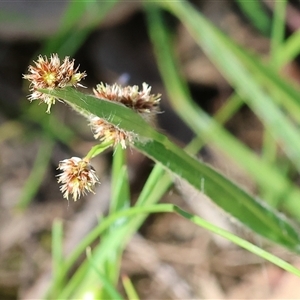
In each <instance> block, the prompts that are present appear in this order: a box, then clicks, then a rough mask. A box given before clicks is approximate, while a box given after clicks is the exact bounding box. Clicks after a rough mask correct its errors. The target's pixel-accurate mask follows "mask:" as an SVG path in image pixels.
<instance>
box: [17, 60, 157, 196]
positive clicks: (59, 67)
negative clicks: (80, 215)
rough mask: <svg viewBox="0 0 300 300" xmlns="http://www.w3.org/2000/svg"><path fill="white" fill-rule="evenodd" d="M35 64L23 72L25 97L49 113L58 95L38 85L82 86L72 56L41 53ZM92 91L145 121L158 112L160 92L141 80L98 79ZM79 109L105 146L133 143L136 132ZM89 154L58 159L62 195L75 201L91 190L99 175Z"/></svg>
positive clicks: (47, 86)
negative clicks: (27, 87) (44, 106)
mask: <svg viewBox="0 0 300 300" xmlns="http://www.w3.org/2000/svg"><path fill="white" fill-rule="evenodd" d="M34 64H35V65H34V66H29V68H28V71H29V74H25V75H23V78H24V79H27V80H29V81H30V92H31V94H30V95H29V97H28V98H29V100H30V101H32V100H37V99H39V100H40V101H41V102H44V103H45V104H47V106H48V107H47V113H50V109H51V106H52V105H53V104H55V101H56V100H58V99H57V98H55V96H51V95H47V94H44V93H43V92H41V91H40V89H50V90H54V89H57V88H64V87H66V86H74V87H77V86H82V85H81V84H79V82H80V80H81V79H83V78H84V77H85V76H86V73H85V72H83V73H80V72H77V71H78V68H79V67H77V68H75V67H74V60H70V59H69V57H65V58H64V60H63V61H62V62H61V61H60V59H59V58H58V55H57V54H52V55H51V56H50V58H49V59H48V58H47V57H43V56H41V55H40V56H39V57H38V59H37V61H35V62H34ZM93 91H94V94H95V96H96V97H98V98H101V99H105V100H108V101H113V102H116V103H119V104H122V105H125V106H126V107H128V108H130V109H132V110H134V111H135V112H137V113H138V114H140V115H141V116H142V117H143V118H145V119H146V120H147V121H148V120H150V119H151V118H152V117H153V115H155V114H156V113H158V105H159V101H160V97H161V95H160V94H156V95H155V94H151V93H150V92H151V86H149V85H148V84H146V83H143V85H142V89H141V90H139V87H138V86H137V85H134V86H125V87H122V86H120V85H118V84H113V85H108V84H104V83H100V84H98V85H97V86H96V88H95V89H94V90H93ZM78 112H80V113H82V114H83V115H84V116H85V117H87V118H88V119H89V125H90V127H91V129H92V131H93V134H94V137H95V139H97V140H100V141H101V142H105V143H107V145H105V144H104V147H108V146H110V145H112V146H114V147H116V146H117V145H120V146H121V147H122V148H123V149H125V148H126V147H127V145H128V144H130V143H131V144H132V143H134V137H135V135H134V134H133V133H132V132H128V131H125V130H123V129H121V128H119V127H118V126H116V125H114V124H111V123H109V122H108V121H107V120H104V119H101V118H99V117H98V116H95V115H92V114H91V115H87V113H86V112H83V111H80V109H79V108H78ZM101 146H103V144H101ZM91 151H92V150H91ZM92 156H93V155H92V154H90V152H89V154H88V155H87V156H86V157H85V158H83V159H81V158H78V157H72V158H69V159H65V160H63V161H61V162H60V163H59V166H58V169H59V170H61V173H60V174H59V175H58V183H59V184H60V185H61V186H60V190H61V192H62V194H63V197H64V198H66V199H69V197H70V196H71V197H72V198H73V199H74V201H77V199H79V198H80V196H81V195H84V194H86V193H87V192H92V193H93V192H94V187H95V185H96V183H99V179H98V177H97V175H96V172H95V170H94V169H93V167H92V166H91V165H90V163H89V158H90V157H92Z"/></svg>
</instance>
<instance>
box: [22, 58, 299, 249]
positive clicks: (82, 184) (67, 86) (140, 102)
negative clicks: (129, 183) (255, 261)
mask: <svg viewBox="0 0 300 300" xmlns="http://www.w3.org/2000/svg"><path fill="white" fill-rule="evenodd" d="M78 70H79V67H78V66H77V67H75V64H74V60H71V59H70V58H69V57H65V58H64V59H63V60H62V61H61V60H60V59H59V57H58V55H57V54H52V55H51V56H50V58H47V57H43V56H39V57H38V59H37V61H36V62H34V65H31V66H29V68H28V74H25V75H23V78H24V79H27V80H29V82H30V86H29V89H30V92H31V93H30V95H29V96H28V98H29V100H30V101H33V100H39V101H40V103H45V104H46V105H47V110H46V112H47V113H50V111H51V107H52V105H54V104H55V103H56V102H57V101H61V102H64V103H66V104H68V105H70V106H71V107H72V108H73V109H75V110H76V111H78V112H79V113H80V114H82V115H83V116H84V117H85V118H86V119H87V124H88V125H89V126H90V127H91V130H92V132H93V135H94V137H95V139H96V140H98V143H97V144H96V145H95V146H94V147H92V149H91V150H90V151H89V152H88V153H87V155H86V156H85V157H83V158H79V157H72V158H69V159H64V160H62V161H61V162H60V163H59V165H58V169H59V170H60V171H61V173H60V174H59V175H58V183H59V184H60V190H61V192H62V194H63V197H64V198H66V199H69V198H70V197H72V198H73V200H74V201H77V200H78V199H79V198H80V197H81V196H82V195H84V194H86V193H88V192H92V193H94V188H95V185H96V184H98V183H99V182H100V181H99V178H98V177H97V174H96V171H95V169H94V168H93V167H92V165H91V163H90V161H91V159H92V158H93V157H95V156H96V155H98V154H100V153H101V152H103V151H104V150H105V149H107V148H109V147H113V148H115V147H117V146H118V145H119V146H120V147H121V148H123V149H125V148H127V147H128V146H130V147H134V148H135V149H136V150H138V151H140V152H142V153H143V154H145V155H147V156H148V157H149V158H151V159H153V160H154V161H155V162H157V163H159V164H160V165H161V166H162V167H163V168H164V169H166V170H168V171H170V174H175V178H178V177H180V178H181V179H184V180H186V181H187V182H188V183H189V184H190V185H192V186H193V187H194V188H196V189H197V190H198V191H200V192H202V193H205V195H207V196H208V197H210V199H211V200H212V201H214V202H215V203H216V204H217V205H218V206H219V207H221V208H222V209H223V210H225V211H226V212H227V213H229V214H231V215H232V216H233V217H235V218H236V219H238V220H239V221H240V222H242V223H243V224H244V225H245V226H247V227H248V228H251V229H253V230H254V231H255V232H257V233H259V234H260V235H262V236H264V237H266V238H268V239H270V240H273V241H274V242H276V243H279V244H282V245H284V246H286V247H288V248H290V249H294V250H295V249H298V248H297V247H298V245H299V240H300V237H299V234H298V233H297V231H296V230H295V229H294V228H293V226H291V224H290V223H289V222H288V221H287V220H286V219H285V218H284V217H282V216H281V215H278V214H277V213H276V212H275V211H274V210H272V209H271V208H270V207H269V206H268V205H267V204H266V203H262V202H261V201H259V200H258V199H256V198H254V197H253V196H251V195H249V194H248V193H247V192H245V191H244V190H243V189H241V188H239V187H238V186H237V185H235V184H234V183H233V182H232V181H231V180H229V179H227V178H226V177H224V176H223V175H222V174H220V173H218V172H217V171H216V170H214V169H212V168H210V167H209V166H207V165H206V164H204V163H202V162H201V161H199V160H197V159H195V158H194V157H192V156H191V155H189V154H188V153H186V152H185V151H184V150H183V149H181V148H179V147H177V146H176V145H175V144H174V143H172V142H171V141H170V140H169V139H168V138H167V137H166V136H164V135H162V134H161V133H159V132H157V131H156V130H155V129H154V128H153V126H152V125H151V120H152V119H153V117H154V116H155V115H156V114H157V113H158V112H159V102H160V99H161V95H160V94H151V87H150V86H149V85H147V84H146V83H143V85H142V88H141V89H139V87H138V86H136V85H134V86H125V87H123V86H121V85H118V84H113V85H108V84H104V83H99V84H98V85H97V86H96V87H95V88H94V89H93V93H94V95H88V94H85V93H81V92H79V91H78V90H77V89H76V87H79V86H83V85H81V83H80V81H81V80H82V79H84V78H85V77H86V73H85V72H79V71H78ZM173 178H174V177H172V179H173ZM236 203H238V205H236ZM257 212H259V213H257ZM283 229H284V230H283ZM274 230H276V235H274V234H273V232H274ZM284 232H288V233H289V234H288V235H286V234H285V233H284Z"/></svg>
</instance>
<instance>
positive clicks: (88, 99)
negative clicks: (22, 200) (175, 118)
mask: <svg viewBox="0 0 300 300" xmlns="http://www.w3.org/2000/svg"><path fill="white" fill-rule="evenodd" d="M43 92H46V93H48V94H51V95H54V96H56V97H59V98H61V99H63V100H64V101H66V102H67V103H70V104H71V105H73V106H74V105H76V106H78V107H80V108H81V109H83V110H85V111H87V112H89V113H92V114H94V115H97V116H98V117H100V118H103V119H105V120H107V121H109V122H110V123H112V124H114V125H116V126H118V127H119V128H122V129H123V130H126V131H129V132H134V133H135V134H136V135H137V138H136V141H135V143H134V145H133V146H134V147H135V148H137V149H138V150H139V151H141V152H143V153H144V154H145V155H147V156H149V157H150V158H152V159H154V160H155V161H157V162H159V163H161V164H162V165H163V166H164V167H165V168H166V169H168V170H170V171H172V172H174V173H175V174H177V176H180V177H182V178H183V179H185V180H186V181H188V182H189V183H190V184H191V185H193V186H194V187H195V188H197V189H198V190H200V191H202V188H203V186H202V182H203V181H204V182H205V193H206V194H207V195H208V196H209V197H210V198H211V199H212V200H213V201H214V202H215V203H216V204H217V205H219V206H220V207H221V208H223V209H224V210H225V211H227V212H228V213H229V214H231V215H232V216H234V217H235V218H237V219H238V220H239V221H240V222H242V223H243V224H245V225H246V226H248V227H249V228H251V229H252V230H254V231H255V232H257V233H258V234H260V235H262V236H264V237H266V238H268V239H270V240H273V241H274V242H276V243H279V244H282V245H284V246H286V247H288V248H290V249H292V250H293V251H298V248H299V243H300V237H299V234H298V233H297V231H296V230H295V229H294V228H293V227H292V226H291V225H290V224H289V223H288V222H287V221H286V220H285V218H284V217H282V216H281V215H277V214H276V213H275V212H274V211H273V210H271V209H270V208H269V207H268V206H267V205H265V204H262V203H260V201H257V200H256V199H255V198H253V197H251V196H250V195H248V194H247V193H246V192H245V191H244V190H242V189H240V188H239V187H237V186H236V185H234V184H233V183H232V182H231V181H230V180H228V179H226V178H225V177H224V176H222V175H221V174H219V173H218V172H216V171H215V170H213V169H211V168H210V167H208V166H206V165H205V164H203V163H201V162H199V161H198V160H196V159H194V158H193V157H191V156H189V155H188V154H187V153H186V152H184V151H183V150H182V149H180V148H179V147H177V146H176V145H174V144H173V143H171V142H170V141H169V140H168V138H167V137H165V136H164V135H162V134H160V133H158V132H157V131H155V130H154V129H153V128H152V127H151V126H150V125H149V124H148V123H146V121H144V120H143V119H142V118H141V117H140V116H139V115H138V114H136V113H135V112H133V111H132V110H130V109H129V108H126V107H124V106H121V105H119V104H115V103H113V102H110V101H105V100H101V99H98V98H95V97H93V96H89V95H85V94H82V93H80V92H78V91H76V90H74V89H72V88H65V89H61V90H52V91H47V90H43ZM245 210H247V214H246V215H245V214H244V211H245Z"/></svg>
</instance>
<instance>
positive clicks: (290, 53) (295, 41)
mask: <svg viewBox="0 0 300 300" xmlns="http://www.w3.org/2000/svg"><path fill="white" fill-rule="evenodd" d="M299 52H300V30H298V31H296V32H295V33H293V34H292V35H291V36H290V37H289V38H288V39H287V40H286V42H285V43H284V44H282V45H281V47H280V48H279V49H278V54H277V61H278V64H280V65H285V64H287V63H288V62H290V61H292V60H293V59H295V58H296V56H297V55H298V54H299Z"/></svg>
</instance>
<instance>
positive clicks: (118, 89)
mask: <svg viewBox="0 0 300 300" xmlns="http://www.w3.org/2000/svg"><path fill="white" fill-rule="evenodd" d="M142 87H143V88H142V90H141V91H139V87H138V86H137V85H134V86H125V87H122V86H120V85H118V84H116V83H115V84H113V85H109V84H104V83H103V82H101V83H100V84H98V85H97V86H96V89H94V94H95V96H96V97H98V98H101V99H106V100H110V101H114V102H119V103H122V104H124V105H125V106H127V107H129V108H131V109H133V110H135V111H136V112H138V113H140V114H142V115H143V114H154V113H157V112H158V105H159V101H160V97H161V95H160V94H157V95H154V94H150V92H151V86H149V85H148V84H147V83H145V82H144V83H143V85H142Z"/></svg>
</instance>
